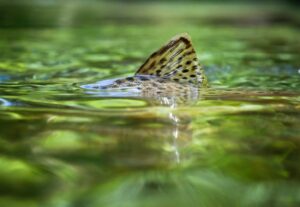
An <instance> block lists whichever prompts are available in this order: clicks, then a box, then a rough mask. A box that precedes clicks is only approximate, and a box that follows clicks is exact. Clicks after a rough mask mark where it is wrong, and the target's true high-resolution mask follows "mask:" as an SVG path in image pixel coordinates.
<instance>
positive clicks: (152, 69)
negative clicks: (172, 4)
mask: <svg viewBox="0 0 300 207" xmlns="http://www.w3.org/2000/svg"><path fill="white" fill-rule="evenodd" d="M136 75H155V76H158V77H162V78H167V79H170V80H173V81H177V82H180V83H194V84H200V83H202V82H203V81H204V80H205V76H204V73H203V71H202V69H201V67H200V65H199V63H198V58H197V55H196V52H195V49H194V48H193V46H192V43H191V38H190V36H189V35H188V34H187V33H184V34H180V35H176V36H175V37H173V38H172V39H171V40H170V41H169V42H168V43H167V44H166V45H165V46H163V47H162V48H160V49H159V50H158V51H156V52H154V53H153V54H152V55H151V56H150V57H149V58H148V59H147V60H146V62H145V63H144V64H143V65H142V66H141V67H140V68H139V69H138V70H137V72H136Z"/></svg>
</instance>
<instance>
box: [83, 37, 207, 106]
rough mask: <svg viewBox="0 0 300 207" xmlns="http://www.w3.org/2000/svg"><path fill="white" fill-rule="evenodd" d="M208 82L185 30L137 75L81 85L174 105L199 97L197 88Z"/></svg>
mask: <svg viewBox="0 0 300 207" xmlns="http://www.w3.org/2000/svg"><path fill="white" fill-rule="evenodd" d="M205 85H206V78H205V76H204V73H203V71H202V69H201V67H200V66H199V63H198V59H197V55H196V52H195V49H194V48H193V46H192V43H191V39H190V37H189V36H188V35H187V34H182V35H178V36H175V37H174V38H172V39H171V40H170V41H169V42H168V43H167V44H166V45H165V46H163V47H162V48H160V49H159V50H157V51H156V52H154V53H153V54H152V55H151V56H150V57H149V58H148V59H147V60H146V62H145V63H144V64H143V65H142V66H141V67H140V68H139V69H138V70H137V72H136V74H135V75H134V76H132V77H127V78H122V79H113V80H103V81H100V82H97V83H95V84H89V85H84V86H82V87H83V88H85V89H90V90H93V92H92V93H93V94H96V95H98V96H101V97H114V96H115V95H116V96H118V97H124V96H127V97H143V98H148V99H151V100H156V101H158V102H159V103H162V104H167V105H174V103H178V102H186V101H190V100H196V99H197V98H198V88H199V87H203V86H205ZM95 90H96V92H95Z"/></svg>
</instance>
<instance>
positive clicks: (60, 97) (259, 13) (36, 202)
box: [0, 4, 300, 207]
mask: <svg viewBox="0 0 300 207" xmlns="http://www.w3.org/2000/svg"><path fill="white" fill-rule="evenodd" d="M143 6H144V7H143V8H146V11H148V12H145V13H144V14H143V13H141V12H137V13H136V14H135V15H136V16H134V14H133V13H132V12H130V11H131V10H133V9H136V7H135V6H133V5H132V6H128V7H125V8H126V9H128V11H129V12H128V13H126V12H123V13H122V12H120V13H118V14H116V15H112V14H110V13H109V12H107V11H106V10H105V8H103V7H101V6H98V7H95V6H91V7H92V8H93V10H90V11H93V12H90V13H88V14H89V15H87V12H86V11H87V9H86V7H83V8H81V7H79V6H78V7H76V5H75V6H73V7H72V6H66V5H64V6H61V7H59V8H61V10H62V11H64V12H60V13H59V14H58V15H56V12H55V11H56V10H54V9H53V7H55V5H51V4H50V5H47V4H45V5H37V7H35V5H33V6H32V5H27V6H26V7H19V6H18V5H14V6H11V5H10V6H7V5H2V9H3V8H5V9H7V10H6V11H11V12H13V11H15V14H14V13H13V14H14V16H13V17H14V18H16V19H17V20H18V18H20V19H23V20H24V21H23V22H22V21H21V22H20V21H18V22H19V23H16V21H11V22H10V21H8V20H7V19H10V18H8V17H7V16H8V12H7V13H5V14H4V16H5V15H6V17H7V18H6V20H5V19H2V20H1V21H0V23H1V25H2V27H1V29H0V51H1V53H0V143H1V144H0V153H1V154H0V183H1V184H0V195H1V196H0V206H17V207H19V206H26V207H27V206H28V207H31V206H32V207H35V206H51V207H52V206H55V207H56V206H63V207H65V206H66V207H67V206H68V207H69V206H86V207H94V206H130V207H133V206H212V207H213V206H299V205H300V176H299V175H300V167H299V166H300V165H299V161H300V151H299V148H300V137H299V135H300V128H299V125H300V96H299V95H300V90H299V89H300V81H299V80H300V71H299V70H300V61H299V60H300V40H299V27H298V26H297V24H298V23H299V20H298V19H297V18H296V16H295V15H292V14H291V16H287V17H289V18H286V19H285V20H284V21H276V18H274V17H278V15H279V16H280V14H281V13H278V8H277V7H274V8H273V7H272V9H269V7H267V8H266V7H262V8H260V9H256V8H255V7H242V8H241V9H244V10H241V12H236V13H234V14H232V13H231V12H230V9H228V8H227V7H224V8H223V9H222V7H220V8H219V7H218V9H219V10H218V11H223V13H222V12H221V13H217V12H216V13H212V14H209V12H206V13H204V14H203V13H201V12H197V11H205V10H206V9H205V8H211V6H208V5H206V7H205V6H201V5H197V6H191V5H187V6H185V7H184V6H180V8H181V9H180V10H179V12H178V13H176V12H173V13H171V14H169V13H168V14H166V13H165V12H164V11H165V9H169V10H172V8H173V10H172V11H176V10H175V8H178V5H173V7H172V6H171V5H169V6H166V5H163V6H161V7H158V6H157V5H156V8H161V9H157V10H156V16H153V15H152V16H151V15H149V14H151V12H150V10H151V9H153V6H155V5H148V6H147V5H143ZM20 8H23V9H20ZM24 8H25V9H24ZM36 8H42V10H36ZM67 8H68V10H67ZM108 8H109V9H110V10H113V8H114V7H108ZM138 8H140V7H138ZM147 8H148V9H149V10H147ZM9 9H11V10H9ZM18 9H19V10H20V11H19V10H18ZM280 9H282V8H281V7H280ZM88 11H89V10H88ZM96 11H97V12H96ZM101 11H106V12H104V13H101ZM151 11H152V10H151ZM242 11H244V12H242ZM285 11H289V10H285ZM41 12H44V15H42V16H41V18H35V17H32V15H33V14H37V13H41ZM226 12H227V13H226ZM254 12H256V13H254ZM228 13H231V14H232V16H229V17H228ZM247 13H248V14H255V15H252V16H250V15H247ZM283 13H284V12H283ZM30 14H31V15H30ZM100 14H101V15H100ZM184 14H189V15H184ZM224 14H225V17H227V18H223V17H224ZM11 15H12V14H11ZM99 15H100V16H99ZM172 15H173V16H172ZM222 15H223V16H222ZM253 16H255V17H256V18H252V17H253ZM25 17H27V18H25ZM50 17H52V18H53V21H50V20H49V19H50ZM183 17H185V18H183ZM250 17H251V18H250ZM16 19H15V20H16ZM120 19H122V20H120ZM274 19H275V20H274ZM177 20H178V21H177ZM97 21H98V22H99V23H97V24H96V22H97ZM298 25H299V24H298ZM182 32H188V33H189V34H190V35H191V36H192V38H193V43H194V47H195V48H196V50H197V52H198V58H199V59H200V60H201V63H202V64H203V66H204V68H205V72H206V74H207V76H208V80H209V83H210V87H211V88H213V89H218V90H220V91H221V92H219V93H213V94H212V93H206V94H203V95H202V96H200V98H199V99H198V100H196V101H195V102H193V103H186V104H181V105H178V106H176V107H170V106H166V105H159V104H154V103H152V102H151V101H149V100H144V99H141V98H137V97H134V98H132V97H99V96H97V94H93V93H87V91H86V90H84V89H83V88H81V87H80V86H81V85H83V84H88V83H93V82H96V81H99V80H103V79H107V78H117V77H124V76H127V75H132V74H133V73H134V72H135V70H136V69H137V68H138V67H139V66H140V65H141V64H142V63H143V61H144V60H145V59H146V58H147V56H148V55H149V54H151V52H152V51H153V50H156V49H157V48H159V47H160V46H161V45H162V44H163V43H164V42H166V41H167V40H168V39H169V38H170V37H171V36H173V35H174V34H176V33H182ZM229 89H231V90H232V91H235V92H237V91H238V92H240V93H241V94H235V93H224V92H222V91H228V90H229ZM256 91H260V92H262V93H260V94H257V93H255V92H256Z"/></svg>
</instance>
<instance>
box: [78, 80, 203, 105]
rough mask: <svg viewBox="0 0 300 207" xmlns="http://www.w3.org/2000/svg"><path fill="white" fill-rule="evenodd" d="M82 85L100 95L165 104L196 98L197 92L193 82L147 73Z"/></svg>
mask: <svg viewBox="0 0 300 207" xmlns="http://www.w3.org/2000/svg"><path fill="white" fill-rule="evenodd" d="M82 87H84V88H85V89H89V90H90V91H91V90H93V91H94V92H93V93H96V94H97V95H98V96H102V97H103V96H104V97H107V96H110V97H143V98H148V99H155V100H159V102H160V103H165V104H171V103H175V102H179V101H181V102H182V101H192V100H197V99H198V92H199V90H198V87H197V86H196V85H195V84H191V83H178V82H174V81H170V80H168V79H165V78H160V77H153V76H149V75H136V76H131V77H126V78H123V79H110V80H104V81H99V82H97V83H94V84H88V85H84V86H82Z"/></svg>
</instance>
